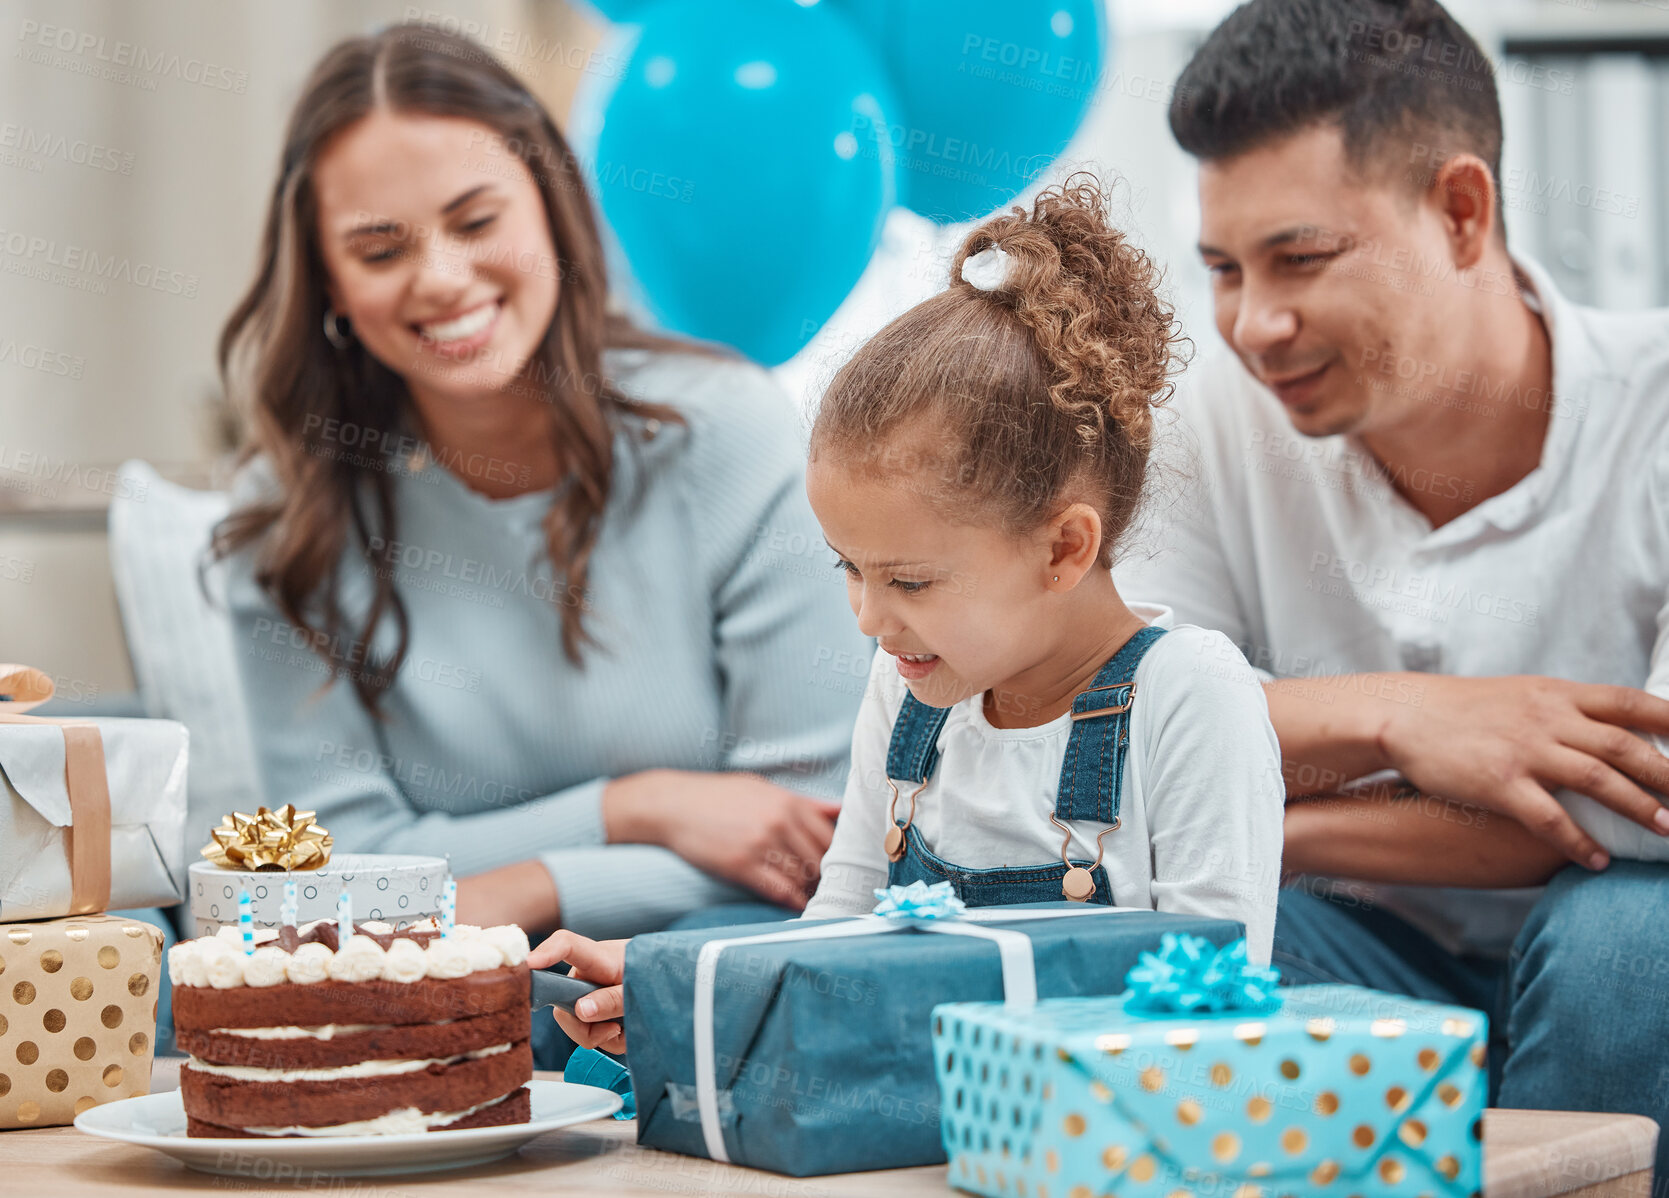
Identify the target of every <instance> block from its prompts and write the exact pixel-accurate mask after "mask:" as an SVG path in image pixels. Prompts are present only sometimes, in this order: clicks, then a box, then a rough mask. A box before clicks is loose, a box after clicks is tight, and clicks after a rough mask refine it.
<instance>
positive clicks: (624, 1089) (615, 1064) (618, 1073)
mask: <svg viewBox="0 0 1669 1198" xmlns="http://www.w3.org/2000/svg"><path fill="white" fill-rule="evenodd" d="M562 1080H563V1081H565V1082H573V1083H574V1084H575V1085H579V1086H596V1087H598V1088H599V1089H603V1090H612V1091H613V1092H614V1093H616V1094H618V1095H620V1097H621V1100H622V1105H621V1107H620V1109H619V1110H618V1111H616V1112H614V1117H615V1118H616V1119H636V1118H637V1096H636V1095H635V1094H633V1093H632V1075H631V1073H630V1072H628V1071H627V1069H626V1067H625V1066H624V1065H622V1064H621V1063H620V1062H619V1061H617V1060H615V1059H614V1058H613V1057H611V1056H609V1055H608V1054H607V1053H603V1052H598V1051H597V1050H596V1049H592V1048H576V1049H574V1055H573V1056H571V1057H569V1058H568V1064H567V1065H565V1066H564V1067H563V1069H562Z"/></svg>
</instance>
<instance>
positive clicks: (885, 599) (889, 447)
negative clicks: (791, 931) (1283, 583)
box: [533, 176, 1285, 1050]
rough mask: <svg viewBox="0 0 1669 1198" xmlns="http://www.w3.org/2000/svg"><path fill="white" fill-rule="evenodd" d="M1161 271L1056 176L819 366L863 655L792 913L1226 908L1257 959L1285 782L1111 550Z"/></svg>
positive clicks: (1262, 958)
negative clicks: (1062, 905) (832, 782)
mask: <svg viewBox="0 0 1669 1198" xmlns="http://www.w3.org/2000/svg"><path fill="white" fill-rule="evenodd" d="M1156 276H1157V271H1156V269H1155V267H1154V266H1153V264H1152V262H1151V261H1150V260H1149V259H1148V258H1147V257H1146V256H1145V255H1144V254H1143V253H1142V252H1141V251H1140V250H1138V249H1137V248H1136V247H1135V246H1133V245H1131V244H1130V243H1129V242H1128V241H1127V240H1126V239H1125V238H1124V236H1123V235H1122V234H1120V233H1119V232H1118V231H1116V230H1115V229H1113V228H1112V227H1111V226H1110V225H1109V223H1108V221H1107V219H1106V216H1105V204H1104V200H1103V197H1102V193H1101V190H1100V188H1099V187H1098V186H1097V185H1096V183H1095V182H1094V181H1093V180H1092V179H1089V178H1087V177H1085V176H1076V177H1075V178H1074V179H1073V180H1071V181H1069V183H1068V184H1067V185H1066V186H1065V187H1063V188H1059V189H1054V190H1051V191H1049V192H1046V193H1044V194H1043V195H1042V196H1041V197H1039V198H1038V200H1037V201H1036V203H1035V205H1034V206H1033V208H1032V211H1031V212H1030V213H1029V214H1027V213H1025V212H1024V211H1023V210H1022V209H1020V208H1015V209H1013V210H1012V212H1011V213H1010V214H1006V215H1003V216H999V217H996V218H993V219H992V220H989V221H987V222H986V223H985V224H984V225H982V226H981V227H980V228H979V229H978V230H976V231H975V232H974V233H973V234H972V235H971V236H970V237H969V238H968V240H967V241H966V243H965V244H964V245H963V247H962V250H961V252H960V253H959V254H958V255H957V257H956V260H955V263H954V264H953V266H952V271H951V279H952V283H951V286H950V288H949V290H947V291H945V292H943V293H941V294H940V295H937V296H935V297H934V298H932V299H930V300H928V301H926V302H925V303H922V304H920V305H918V306H917V307H915V308H913V309H911V310H910V311H909V312H907V313H905V314H904V315H903V316H901V317H899V318H898V319H897V320H895V321H894V322H893V323H892V324H890V325H888V326H887V327H886V328H885V329H883V330H882V331H881V332H880V333H879V334H878V335H876V337H875V338H874V339H873V340H871V341H870V342H868V343H867V344H866V345H865V346H864V347H863V348H862V349H860V350H859V351H858V353H857V354H856V355H855V356H854V357H853V359H852V360H851V361H850V362H848V363H847V364H846V366H844V367H843V368H842V369H841V371H840V372H839V374H838V375H836V377H835V379H834V381H833V382H832V383H831V384H830V386H829V389H828V391H827V393H826V395H825V396H824V399H823V402H822V405H821V408H820V410H819V412H818V415H817V420H816V424H815V426H814V428H813V430H812V436H811V463H810V468H809V471H808V474H807V483H806V486H807V490H808V492H809V494H810V497H811V503H812V507H813V509H814V510H815V511H816V514H817V519H818V522H819V523H820V524H821V525H822V527H823V533H824V536H825V538H826V539H827V541H828V543H829V546H830V548H831V549H833V550H834V552H835V554H836V555H837V557H838V559H839V561H838V566H839V568H840V569H842V570H844V571H845V573H846V578H847V590H848V596H849V598H850V600H851V604H852V610H853V611H854V612H855V613H856V615H857V618H858V626H859V629H860V630H861V631H862V632H863V633H865V634H866V635H868V636H872V637H875V638H876V639H877V641H878V642H879V648H878V650H877V652H876V655H875V659H874V664H873V666H872V668H871V672H870V683H869V687H868V690H867V693H866V696H865V698H864V703H863V707H862V708H861V710H860V712H859V715H858V722H857V727H856V729H855V730H854V734H853V744H852V765H851V772H850V774H849V775H848V779H847V785H846V794H845V800H844V803H843V806H842V809H841V813H840V819H839V822H838V823H837V824H836V826H835V832H834V840H833V843H832V844H831V845H830V848H829V851H828V854H827V855H826V856H825V857H824V858H823V867H822V880H821V883H820V885H819V887H818V889H817V892H816V894H815V895H814V896H813V898H812V900H811V903H810V904H809V905H808V906H807V908H806V911H805V916H804V917H805V918H812V919H823V918H830V917H836V916H848V915H856V914H860V913H862V912H866V911H869V910H871V909H872V908H873V907H874V905H875V890H876V888H878V887H882V886H887V885H897V884H905V883H909V882H914V881H924V882H927V883H929V884H931V883H935V882H940V881H947V882H949V883H950V884H951V886H952V887H953V888H954V890H955V891H956V893H957V895H958V896H959V897H960V898H961V899H962V900H963V902H965V903H966V904H968V905H969V906H986V905H993V904H1006V903H1027V902H1040V901H1048V900H1057V901H1058V900H1061V899H1063V898H1064V899H1072V900H1076V901H1080V902H1095V903H1110V904H1114V905H1118V906H1128V907H1143V908H1150V909H1156V910H1161V911H1179V912H1189V913H1193V914H1200V915H1214V916H1221V917H1223V918H1227V919H1235V920H1240V921H1242V922H1243V923H1244V924H1245V925H1246V932H1247V939H1248V948H1249V950H1250V955H1251V958H1252V959H1253V960H1254V961H1258V962H1266V961H1268V959H1269V953H1270V942H1271V939H1272V936H1273V932H1274V921H1275V893H1276V889H1277V886H1278V884H1279V880H1280V856H1281V822H1282V812H1283V806H1284V796H1285V791H1284V787H1283V784H1282V781H1281V773H1280V749H1279V746H1278V744H1277V742H1276V739H1275V733H1274V730H1273V728H1272V727H1271V726H1270V723H1269V717H1268V712H1267V709H1266V707H1265V704H1264V698H1263V692H1262V689H1261V688H1260V686H1259V685H1258V682H1257V679H1256V677H1255V676H1254V674H1253V673H1252V670H1251V668H1250V667H1249V666H1248V665H1247V663H1246V661H1245V659H1244V658H1243V657H1242V656H1241V655H1240V652H1239V651H1238V650H1237V649H1236V648H1235V647H1234V645H1233V644H1232V643H1231V642H1230V641H1229V640H1228V639H1227V638H1226V637H1224V636H1223V635H1222V634H1221V633H1217V632H1209V631H1206V630H1204V629H1201V628H1196V627H1192V626H1181V627H1175V628H1170V629H1168V630H1167V629H1165V628H1163V627H1161V626H1160V625H1158V624H1153V625H1150V624H1148V623H1145V622H1144V621H1143V619H1142V618H1141V616H1139V615H1138V614H1137V613H1136V612H1135V611H1133V610H1132V609H1131V608H1130V607H1129V606H1128V605H1127V604H1126V603H1125V601H1124V599H1123V598H1122V597H1121V596H1120V595H1119V593H1118V591H1117V589H1116V588H1115V587H1114V584H1113V579H1112V574H1111V570H1110V567H1111V565H1112V560H1113V551H1114V548H1115V546H1116V545H1117V544H1118V542H1119V540H1120V537H1121V536H1122V535H1123V534H1124V533H1125V531H1126V530H1127V529H1128V528H1129V526H1130V524H1131V520H1132V517H1133V516H1134V515H1135V512H1136V509H1137V506H1138V500H1139V498H1140V496H1141V495H1142V494H1143V491H1144V487H1145V484H1146V481H1147V480H1146V475H1147V465H1148V451H1149V448H1150V443H1151V438H1152V408H1153V406H1154V405H1155V404H1157V403H1159V402H1161V401H1162V400H1163V399H1164V398H1165V397H1166V396H1167V395H1168V393H1169V390H1170V386H1169V382H1168V378H1169V373H1170V369H1171V365H1172V347H1173V344H1174V341H1175V339H1176V333H1175V325H1174V322H1173V319H1172V315H1171V312H1170V310H1169V308H1168V307H1167V306H1166V305H1165V304H1164V303H1163V302H1162V301H1161V300H1160V298H1159V296H1158V295H1157V294H1156V293H1155V290H1154V285H1155V282H1156ZM1195 485H1198V484H1197V483H1196V484H1195ZM1156 614H1157V615H1158V616H1159V617H1160V622H1161V623H1163V622H1165V615H1166V613H1164V612H1163V611H1159V612H1158V613H1156ZM621 943H622V942H615V943H614V944H604V945H598V944H592V943H590V942H583V943H582V942H579V941H577V940H576V938H574V937H572V936H571V935H569V934H567V933H558V934H557V936H555V937H552V938H551V940H549V941H547V942H546V943H545V944H544V945H542V946H541V948H540V950H539V952H538V953H536V954H535V956H534V958H533V964H534V965H535V966H536V967H542V966H545V965H549V964H552V963H554V962H555V961H557V960H561V959H564V958H569V959H571V960H573V962H574V964H575V966H576V970H575V972H576V975H577V976H581V977H584V978H587V979H589V980H594V981H606V982H617V981H618V980H619V975H620V961H621V959H622V957H623V950H622V949H621V948H620V947H619V946H620V944H621ZM580 1014H581V1019H569V1018H567V1017H565V1016H559V1017H558V1018H559V1019H561V1020H562V1021H563V1026H564V1028H565V1029H567V1030H568V1032H569V1034H570V1035H573V1036H574V1037H575V1038H576V1039H577V1040H579V1041H580V1042H581V1043H585V1044H589V1045H593V1046H598V1045H600V1046H602V1047H604V1048H609V1049H614V1050H618V1049H619V1048H620V1047H622V1046H623V1041H622V1039H621V1036H620V1030H619V1024H618V1022H617V1020H618V1017H619V1014H620V994H619V989H618V987H616V988H614V989H611V990H608V991H603V992H600V993H598V994H596V995H593V996H591V997H590V998H589V999H587V1000H585V1001H584V1002H583V1003H582V1004H581V1009H580ZM587 1021H589V1022H590V1024H591V1026H589V1027H587V1026H586V1022H587Z"/></svg>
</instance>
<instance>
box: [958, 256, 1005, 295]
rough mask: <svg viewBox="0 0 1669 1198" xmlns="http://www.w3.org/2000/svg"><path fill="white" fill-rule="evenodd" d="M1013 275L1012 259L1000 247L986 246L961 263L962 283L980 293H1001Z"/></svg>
mask: <svg viewBox="0 0 1669 1198" xmlns="http://www.w3.org/2000/svg"><path fill="white" fill-rule="evenodd" d="M1013 273H1014V258H1013V256H1012V255H1010V254H1009V253H1008V251H1006V250H1004V249H1003V248H1002V247H1001V246H996V245H993V246H988V247H987V248H985V249H983V250H981V251H979V253H977V254H970V255H969V256H968V257H967V258H965V259H964V260H963V262H962V281H963V282H964V283H966V284H968V286H970V287H975V288H978V289H979V290H980V291H1001V290H1002V289H1003V288H1004V287H1006V286H1008V279H1009V276H1010V275H1011V274H1013Z"/></svg>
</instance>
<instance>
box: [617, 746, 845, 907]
mask: <svg viewBox="0 0 1669 1198" xmlns="http://www.w3.org/2000/svg"><path fill="white" fill-rule="evenodd" d="M839 814H840V804H839V803H833V802H829V801H827V800H824V799H812V798H807V797H806V796H805V795H800V794H795V793H794V792H793V791H791V790H788V789H786V788H785V787H781V786H778V785H776V784H775V783H772V782H767V781H765V779H763V778H761V777H759V776H757V775H755V774H740V773H732V774H716V773H704V772H701V771H696V770H646V771H644V772H643V773H639V774H628V775H627V776H625V777H623V778H616V779H615V780H614V781H613V782H610V783H609V784H608V786H607V787H606V788H605V789H604V791H603V823H604V827H605V828H606V829H607V835H608V839H609V840H610V841H616V842H619V841H629V842H635V843H639V844H658V845H662V846H663V847H665V848H669V849H671V850H672V851H673V852H675V853H677V854H678V855H679V856H680V857H682V858H683V859H684V860H686V861H688V862H689V863H690V864H691V865H694V866H696V867H697V868H698V869H703V870H706V871H707V872H708V873H710V874H715V875H717V876H718V877H721V878H724V879H725V880H726V881H730V882H734V883H736V884H737V885H739V886H746V887H747V888H748V889H750V890H752V891H754V892H755V893H757V894H759V895H761V896H763V897H764V898H767V899H769V900H770V901H771V902H773V903H778V904H780V905H782V906H784V907H792V908H793V909H794V910H796V911H797V910H801V909H803V908H804V907H805V905H806V900H807V899H809V898H810V897H811V895H812V894H813V893H814V892H815V891H816V889H817V878H818V872H819V866H820V864H821V862H822V860H823V854H824V853H826V852H828V850H829V840H830V838H831V837H833V835H834V825H835V818H836V817H837V816H838V815H839Z"/></svg>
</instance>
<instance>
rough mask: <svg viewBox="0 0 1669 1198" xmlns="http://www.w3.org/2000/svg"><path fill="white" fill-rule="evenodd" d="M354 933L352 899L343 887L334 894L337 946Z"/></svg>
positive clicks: (345, 941) (344, 942)
mask: <svg viewBox="0 0 1669 1198" xmlns="http://www.w3.org/2000/svg"><path fill="white" fill-rule="evenodd" d="M353 934H354V899H353V895H351V894H349V893H348V891H347V888H346V887H344V888H343V889H342V890H341V892H340V893H338V894H337V896H336V943H337V945H338V946H341V945H344V944H346V943H347V942H348V938H349V937H350V936H352V935H353Z"/></svg>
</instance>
